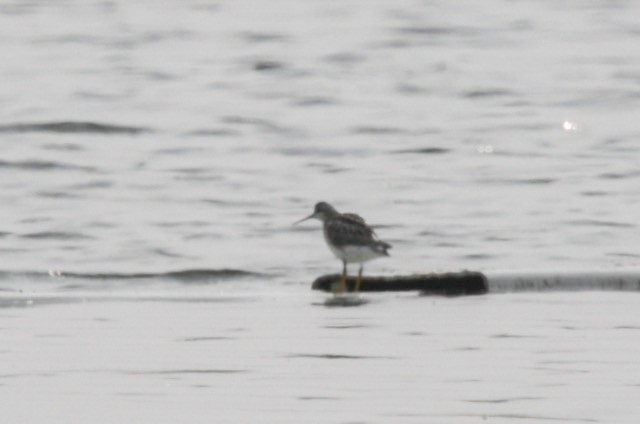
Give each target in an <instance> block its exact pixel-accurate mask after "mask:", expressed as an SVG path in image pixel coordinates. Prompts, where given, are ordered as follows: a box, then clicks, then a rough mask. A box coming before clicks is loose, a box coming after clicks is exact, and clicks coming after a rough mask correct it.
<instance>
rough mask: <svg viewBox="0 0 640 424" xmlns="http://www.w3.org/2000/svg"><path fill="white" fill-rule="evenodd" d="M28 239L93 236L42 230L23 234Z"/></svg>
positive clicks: (64, 238) (72, 238)
mask: <svg viewBox="0 0 640 424" xmlns="http://www.w3.org/2000/svg"><path fill="white" fill-rule="evenodd" d="M21 237H22V238H27V239H44V240H46V239H53V240H86V239H91V238H92V237H91V236H88V235H86V234H82V233H76V232H71V231H41V232H37V233H27V234H23V235H22V236H21Z"/></svg>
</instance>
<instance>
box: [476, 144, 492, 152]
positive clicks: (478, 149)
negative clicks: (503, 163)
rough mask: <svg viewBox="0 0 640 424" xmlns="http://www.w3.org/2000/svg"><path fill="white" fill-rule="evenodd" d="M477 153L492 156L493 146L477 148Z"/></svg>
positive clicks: (486, 145)
mask: <svg viewBox="0 0 640 424" xmlns="http://www.w3.org/2000/svg"><path fill="white" fill-rule="evenodd" d="M476 151H477V152H478V153H480V154H491V153H493V146H491V145H488V144H485V145H480V146H478V147H477V148H476Z"/></svg>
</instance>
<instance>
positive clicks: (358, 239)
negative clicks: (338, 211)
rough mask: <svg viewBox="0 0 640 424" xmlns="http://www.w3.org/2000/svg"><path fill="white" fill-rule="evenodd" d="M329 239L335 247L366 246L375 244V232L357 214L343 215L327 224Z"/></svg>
mask: <svg viewBox="0 0 640 424" xmlns="http://www.w3.org/2000/svg"><path fill="white" fill-rule="evenodd" d="M327 238H328V239H329V242H330V243H331V244H333V245H334V246H336V247H338V248H341V247H343V246H346V245H351V246H366V245H371V244H372V243H374V242H375V239H374V236H373V230H372V229H371V228H369V227H367V224H365V222H364V219H362V218H361V217H359V216H358V215H355V214H343V215H340V216H338V217H336V218H334V219H332V220H330V221H328V222H327Z"/></svg>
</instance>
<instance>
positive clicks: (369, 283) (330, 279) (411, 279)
mask: <svg viewBox="0 0 640 424" xmlns="http://www.w3.org/2000/svg"><path fill="white" fill-rule="evenodd" d="M339 284H340V275H339V274H330V275H323V276H321V277H318V278H316V280H315V281H314V282H313V285H312V286H311V288H312V289H313V290H324V291H327V292H331V291H333V289H334V288H337V287H338V285H339ZM355 285H356V278H355V277H349V278H347V291H349V292H352V291H353V290H354V288H355ZM360 291H361V292H381V291H420V292H423V293H424V294H436V295H444V296H459V295H472V294H485V293H486V292H487V280H486V278H485V276H484V275H483V274H481V273H479V272H471V271H464V272H451V273H442V274H436V273H432V274H416V275H406V276H389V277H363V278H362V284H361V286H360Z"/></svg>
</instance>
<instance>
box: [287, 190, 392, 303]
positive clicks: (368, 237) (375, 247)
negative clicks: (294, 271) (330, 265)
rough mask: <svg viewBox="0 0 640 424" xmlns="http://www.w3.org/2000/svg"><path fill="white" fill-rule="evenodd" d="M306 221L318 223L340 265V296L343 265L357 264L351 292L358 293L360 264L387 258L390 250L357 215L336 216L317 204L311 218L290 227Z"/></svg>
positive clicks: (343, 285)
mask: <svg viewBox="0 0 640 424" xmlns="http://www.w3.org/2000/svg"><path fill="white" fill-rule="evenodd" d="M308 219H318V220H320V221H322V227H323V232H324V239H325V241H326V242H327V245H328V246H329V249H330V250H331V252H333V254H334V255H335V256H336V257H337V258H338V259H340V260H341V261H342V275H341V278H340V286H339V289H338V292H339V293H344V292H345V290H346V288H347V264H348V263H359V264H360V268H359V270H358V278H357V279H356V285H355V289H354V292H355V293H358V292H359V291H360V286H361V284H362V268H363V264H364V262H367V261H370V260H372V259H376V258H381V257H384V256H389V252H388V250H389V249H391V245H390V244H389V243H387V242H384V241H382V240H380V239H378V237H377V235H376V233H375V232H374V231H373V229H372V228H371V227H369V226H368V225H367V223H366V222H365V221H364V219H362V217H361V216H360V215H356V214H354V213H340V212H338V211H337V210H336V209H335V208H334V207H333V206H331V205H330V204H329V203H327V202H318V203H317V204H316V205H315V208H314V210H313V213H312V214H311V215H309V216H308V217H306V218H303V219H301V220H300V221H298V222H296V223H295V224H294V225H297V224H299V223H301V222H303V221H306V220H308Z"/></svg>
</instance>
